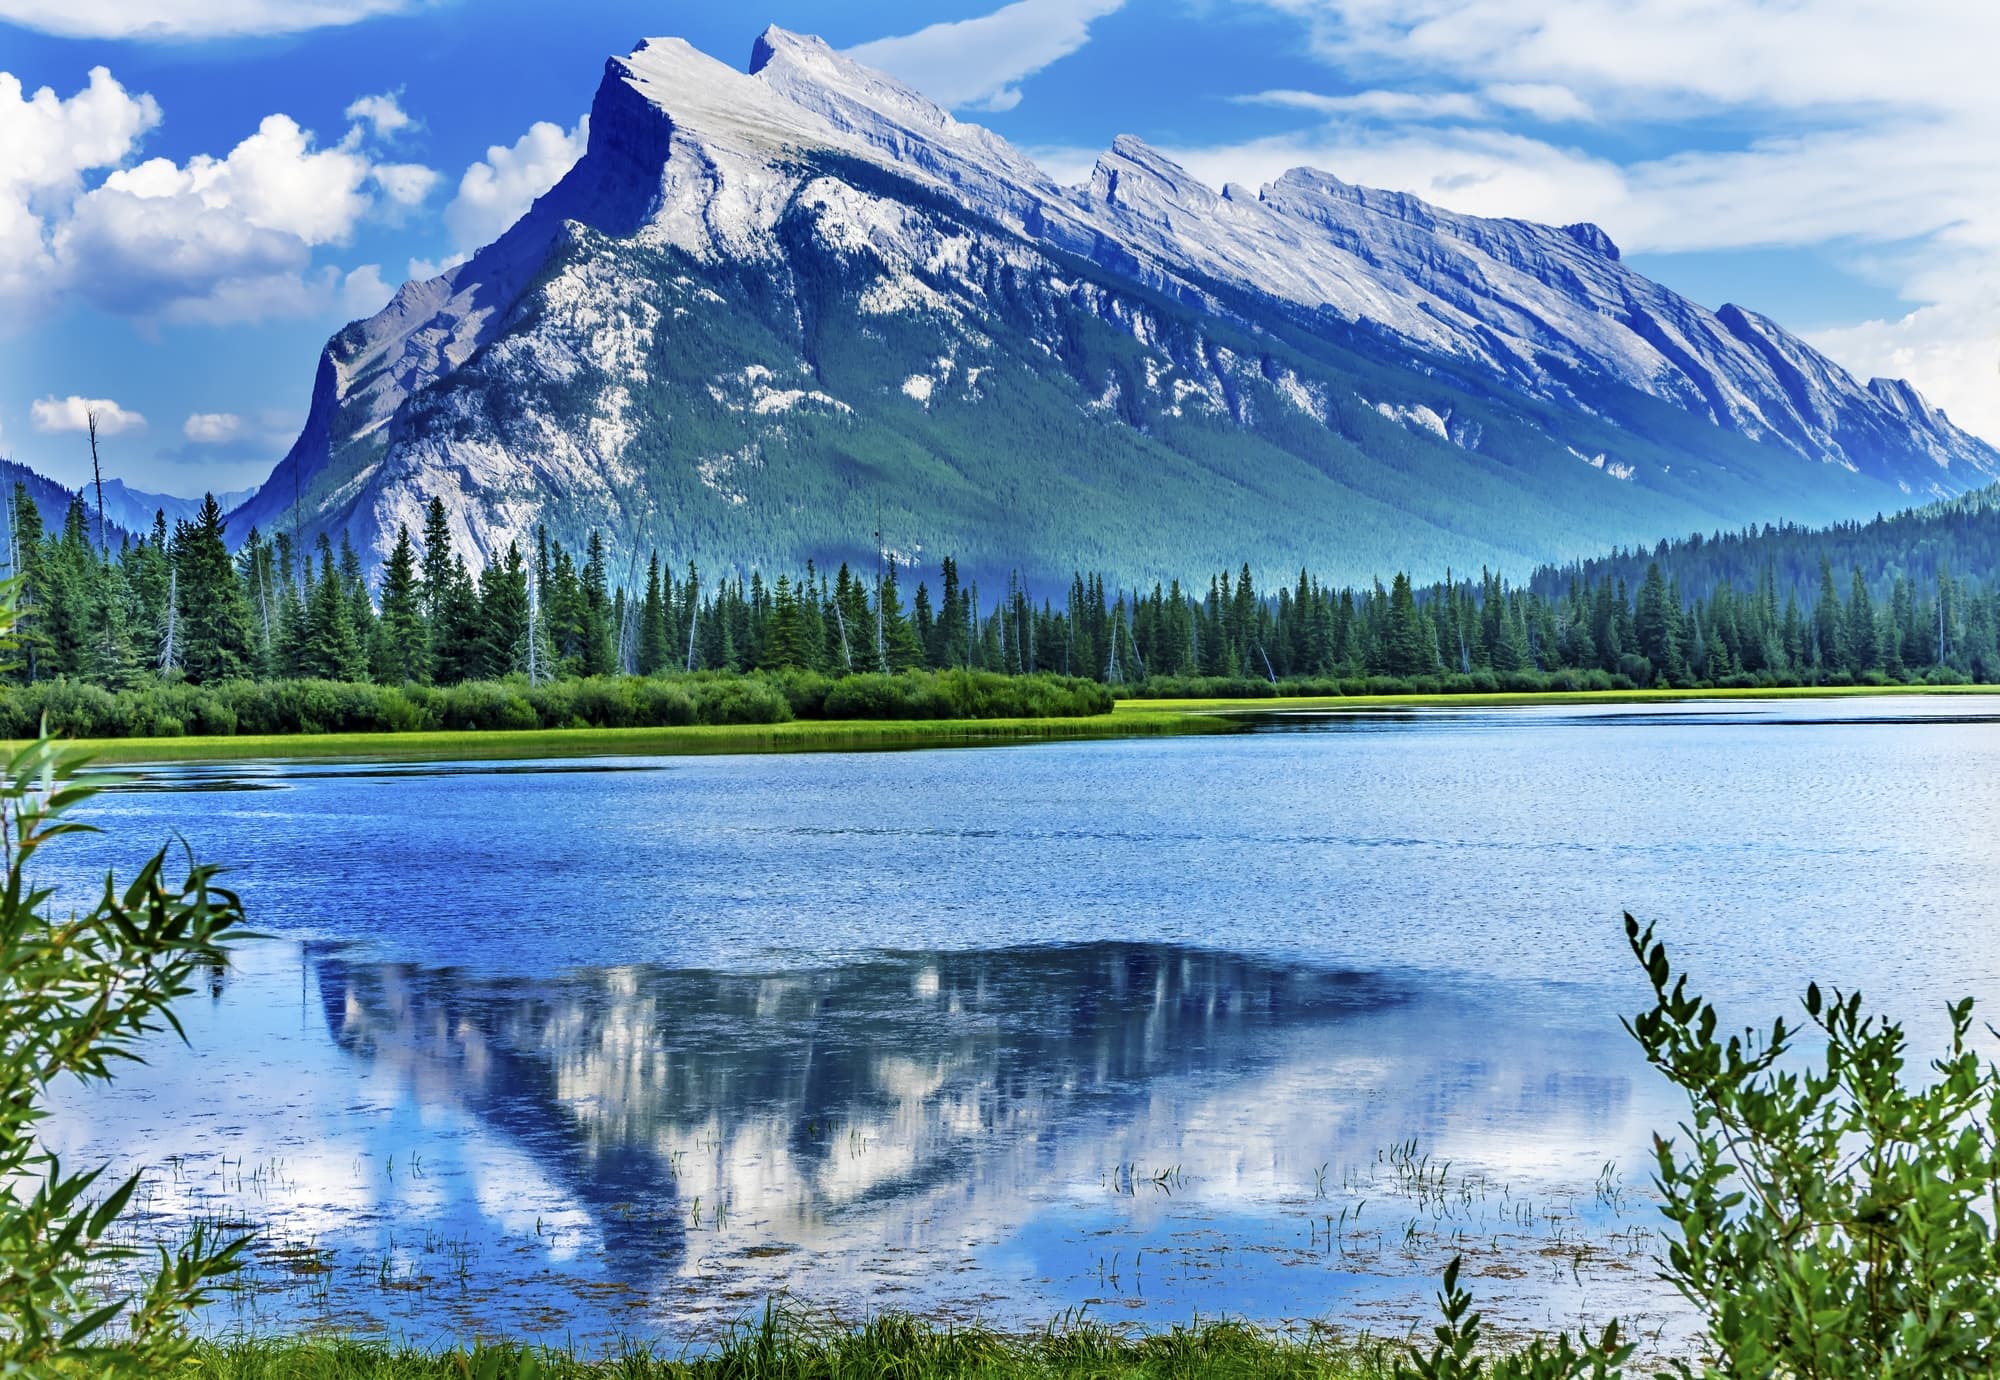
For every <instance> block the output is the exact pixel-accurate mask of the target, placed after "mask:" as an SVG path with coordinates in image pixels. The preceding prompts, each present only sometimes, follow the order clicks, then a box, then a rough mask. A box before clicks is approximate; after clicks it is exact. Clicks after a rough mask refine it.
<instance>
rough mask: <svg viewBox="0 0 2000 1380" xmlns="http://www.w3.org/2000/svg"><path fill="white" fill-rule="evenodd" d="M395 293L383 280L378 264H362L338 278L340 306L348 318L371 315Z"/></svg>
mask: <svg viewBox="0 0 2000 1380" xmlns="http://www.w3.org/2000/svg"><path fill="white" fill-rule="evenodd" d="M395 295H396V289H394V288H392V287H390V286H389V284H388V283H386V282H385V281H383V278H382V265H380V264H363V265H361V267H359V268H357V269H355V270H354V271H353V272H352V273H349V274H347V275H345V276H344V277H342V279H341V280H340V308H341V310H342V311H343V312H345V313H346V314H347V316H348V319H349V320H354V321H358V320H360V319H361V318H363V317H367V316H373V315H374V314H375V313H376V312H378V311H380V310H382V308H383V307H385V306H387V305H388V304H389V299H390V298H391V297H394V296H395Z"/></svg>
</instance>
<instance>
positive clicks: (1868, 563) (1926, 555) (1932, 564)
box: [1530, 484, 2000, 598]
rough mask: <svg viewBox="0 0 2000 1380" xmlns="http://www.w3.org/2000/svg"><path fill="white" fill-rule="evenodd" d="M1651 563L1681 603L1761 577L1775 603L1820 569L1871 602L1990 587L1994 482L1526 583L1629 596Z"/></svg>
mask: <svg viewBox="0 0 2000 1380" xmlns="http://www.w3.org/2000/svg"><path fill="white" fill-rule="evenodd" d="M1655 562H1657V563H1658V564H1659V566H1660V568H1661V569H1662V570H1663V571H1665V572H1667V573H1668V574H1669V575H1671V576H1672V577H1673V578H1674V579H1675V580H1677V581H1678V582H1679V584H1680V587H1681V590H1682V591H1683V593H1685V594H1686V595H1687V596H1688V597H1690V598H1706V597H1707V596H1708V595H1709V593H1710V592H1711V591H1712V590H1714V589H1715V587H1716V586H1717V585H1720V584H1723V583H1728V584H1731V585H1734V586H1736V587H1738V588H1752V587H1755V586H1757V585H1758V584H1759V583H1760V582H1762V581H1763V580H1765V579H1766V578H1769V579H1771V580H1773V581H1775V584H1776V588H1777V590H1778V593H1779V595H1780V596H1781V597H1783V596H1787V595H1792V596H1797V597H1800V598H1805V597H1807V596H1809V595H1810V594H1811V593H1812V592H1813V591H1815V590H1817V589H1819V587H1820V585H1821V563H1822V562H1824V563H1825V564H1826V565H1827V566H1829V567H1830V568H1831V569H1832V570H1833V572H1834V573H1835V574H1836V575H1837V576H1838V577H1839V578H1840V581H1841V588H1843V589H1845V588H1846V587H1847V582H1848V580H1849V578H1850V577H1851V576H1852V574H1853V572H1855V571H1857V570H1858V571H1860V572H1861V577H1862V580H1863V582H1864V583H1865V584H1866V585H1867V586H1868V588H1869V589H1870V590H1871V591H1873V592H1874V593H1875V594H1877V595H1881V594H1883V593H1885V592H1887V591H1888V590H1889V589H1891V588H1892V587H1893V586H1894V585H1895V583H1896V581H1897V580H1899V579H1903V580H1907V581H1908V582H1909V583H1910V584H1912V585H1915V586H1918V587H1920V588H1926V589H1929V588H1934V587H1936V585H1937V583H1938V580H1939V577H1940V576H1946V577H1952V578H1957V579H1975V580H1979V581H1988V582H1990V581H1992V580H1993V579H1994V577H1995V575H1996V572H2000V484H1996V485H1990V486H1988V487H1986V488H1983V489H1977V490H1974V491H1973V492H1971V493H1969V494H1963V495H1961V496H1959V497H1958V498H1954V499H1944V500H1940V501H1939V502H1936V503H1931V504H1926V505H1925V506H1923V507H1920V508H1913V509H1909V510H1906V511H1903V512H1898V513H1892V514H1887V515H1878V516H1876V517H1875V518H1873V519H1872V520H1870V521H1867V522H1843V523H1836V524H1834V525H1833V526H1830V527H1805V526H1800V525H1798V524H1795V523H1786V524H1783V525H1769V526H1760V527H1755V528H1746V529H1742V530H1738V531H1732V532H1715V533H1712V534H1710V535H1708V536H1703V535H1701V534H1699V533H1696V534H1694V535H1692V536H1689V537H1684V538H1681V539H1680V540H1677V541H1662V542H1659V543H1657V544H1656V545H1654V546H1650V547H1638V548H1634V549H1631V550H1620V551H1617V552H1614V553H1612V554H1611V555H1608V556H1604V557H1601V558H1597V559H1593V560H1585V561H1577V562H1572V563H1568V564H1565V565H1561V566H1544V567H1543V568H1542V569H1540V570H1538V571H1536V572H1535V576H1534V578H1533V580H1532V581H1531V582H1530V584H1531V587H1532V588H1533V589H1535V590H1536V591H1537V592H1539V593H1542V594H1549V595H1553V594H1557V593H1560V592H1561V591H1562V590H1563V589H1564V587H1565V586H1567V584H1568V583H1569V581H1570V580H1571V579H1572V578H1573V577H1578V576H1580V577H1582V578H1583V580H1584V581H1585V582H1587V583H1589V584H1592V585H1595V584H1599V583H1603V582H1606V581H1617V580H1624V581H1625V582H1626V584H1627V585H1629V586H1632V587H1634V588H1636V587H1637V586H1638V583H1639V581H1640V580H1641V579H1642V578H1644V576H1645V574H1646V570H1647V567H1648V566H1650V565H1652V564H1653V563H1655Z"/></svg>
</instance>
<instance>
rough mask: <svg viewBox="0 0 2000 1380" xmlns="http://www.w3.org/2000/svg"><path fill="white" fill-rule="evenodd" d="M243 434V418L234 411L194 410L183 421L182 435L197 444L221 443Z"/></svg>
mask: <svg viewBox="0 0 2000 1380" xmlns="http://www.w3.org/2000/svg"><path fill="white" fill-rule="evenodd" d="M242 434H243V419H242V418H241V417H239V416H237V415H236V414H235V413H234V412H194V413H190V414H189V415H188V419H187V420H186V421H185V422H182V423H181V435H183V436H185V437H187V438H188V440H190V441H193V442H195V443H196V444H197V445H204V446H216V445H221V444H223V443H224V442H227V441H233V440H235V439H236V438H237V437H238V436H240V435H242Z"/></svg>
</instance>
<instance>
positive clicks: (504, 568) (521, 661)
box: [479, 542, 529, 675]
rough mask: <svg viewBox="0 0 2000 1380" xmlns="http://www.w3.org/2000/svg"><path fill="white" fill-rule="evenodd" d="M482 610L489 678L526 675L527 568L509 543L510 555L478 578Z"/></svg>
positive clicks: (508, 552)
mask: <svg viewBox="0 0 2000 1380" xmlns="http://www.w3.org/2000/svg"><path fill="white" fill-rule="evenodd" d="M479 608H480V613H481V615H482V622H483V623H484V628H483V635H484V637H485V640H486V651H485V655H484V662H485V669H486V673H487V674H488V675H505V674H506V673H508V672H510V671H521V672H524V673H525V672H526V671H527V669H528V666H527V659H526V657H525V656H524V655H523V653H524V652H525V651H526V650H527V648H528V646H529V643H528V612H529V608H528V567H527V565H526V563H525V562H523V561H522V559H521V548H520V547H518V546H516V545H515V544H514V543H513V542H508V543H507V554H506V555H505V556H503V557H502V558H501V559H499V560H497V561H495V562H493V563H492V564H491V565H489V566H487V567H486V569H485V570H483V571H481V572H480V575H479Z"/></svg>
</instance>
